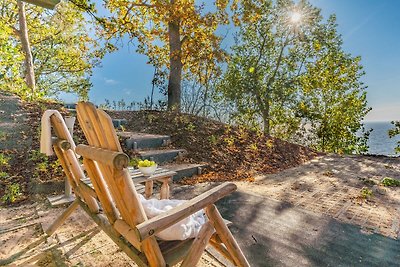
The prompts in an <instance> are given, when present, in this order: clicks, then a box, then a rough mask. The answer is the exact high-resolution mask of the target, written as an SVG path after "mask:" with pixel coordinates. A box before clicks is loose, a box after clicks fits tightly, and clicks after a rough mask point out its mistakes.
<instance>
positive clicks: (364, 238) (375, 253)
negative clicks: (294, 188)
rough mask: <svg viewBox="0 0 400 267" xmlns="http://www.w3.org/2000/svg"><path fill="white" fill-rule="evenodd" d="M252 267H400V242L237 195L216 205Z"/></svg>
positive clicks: (282, 205)
mask: <svg viewBox="0 0 400 267" xmlns="http://www.w3.org/2000/svg"><path fill="white" fill-rule="evenodd" d="M218 206H219V209H220V211H221V213H222V214H223V216H224V217H225V218H226V219H229V220H231V221H232V222H233V226H232V227H231V230H232V232H233V234H234V235H235V236H236V238H237V239H238V242H239V243H240V246H241V247H242V249H243V250H244V253H245V254H246V256H247V257H248V259H249V261H250V263H251V265H252V266H400V241H399V240H394V239H391V238H387V237H384V236H382V235H378V234H370V235H367V234H364V233H362V232H361V231H360V228H359V227H356V226H354V225H349V224H344V223H340V222H338V221H336V220H334V219H332V218H330V217H328V216H323V215H317V214H314V213H311V212H309V211H306V210H302V209H300V208H298V207H293V206H291V205H290V204H289V203H286V202H279V201H275V200H271V199H267V198H262V197H259V196H254V195H250V194H247V193H244V192H235V193H234V194H232V195H230V196H229V197H226V198H224V199H223V200H221V201H219V203H218Z"/></svg>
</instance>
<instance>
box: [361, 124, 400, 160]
mask: <svg viewBox="0 0 400 267" xmlns="http://www.w3.org/2000/svg"><path fill="white" fill-rule="evenodd" d="M371 128H372V129H373V131H372V132H371V135H370V136H369V141H368V146H369V150H368V153H369V154H376V155H386V156H398V155H396V153H395V152H394V148H395V147H396V145H397V142H398V141H400V136H396V137H393V138H389V135H388V131H389V129H392V128H393V125H392V124H391V123H390V122H366V123H365V129H371Z"/></svg>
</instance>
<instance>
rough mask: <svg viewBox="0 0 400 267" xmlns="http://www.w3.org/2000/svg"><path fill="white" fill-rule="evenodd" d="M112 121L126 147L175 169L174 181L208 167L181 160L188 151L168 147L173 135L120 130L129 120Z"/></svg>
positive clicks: (170, 168) (163, 166)
mask: <svg viewBox="0 0 400 267" xmlns="http://www.w3.org/2000/svg"><path fill="white" fill-rule="evenodd" d="M64 107H65V108H67V109H69V110H71V111H73V110H75V108H76V104H65V105H64ZM112 122H113V125H114V127H115V128H116V130H117V135H118V136H120V137H122V139H123V140H124V142H125V147H126V149H132V150H134V151H135V152H136V153H137V154H138V155H139V158H141V159H143V160H144V159H148V160H154V161H155V162H156V163H157V164H158V165H159V166H160V167H162V168H166V169H168V170H171V171H175V172H176V173H177V174H176V175H175V176H174V177H173V179H174V181H178V180H180V179H182V178H185V177H192V176H193V175H198V174H201V172H202V170H203V169H204V168H205V167H206V165H205V164H193V163H183V162H181V161H182V159H183V158H184V157H185V156H186V155H187V152H186V150H184V149H171V148H168V146H169V145H170V144H171V137H170V136H168V135H156V134H148V133H137V132H126V131H118V130H121V129H123V127H124V126H125V125H126V124H127V120H126V119H118V118H113V119H112Z"/></svg>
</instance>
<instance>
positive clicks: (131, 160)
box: [129, 158, 140, 168]
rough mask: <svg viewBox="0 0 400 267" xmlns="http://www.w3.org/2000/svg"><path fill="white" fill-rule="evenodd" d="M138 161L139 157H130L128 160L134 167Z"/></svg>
mask: <svg viewBox="0 0 400 267" xmlns="http://www.w3.org/2000/svg"><path fill="white" fill-rule="evenodd" d="M139 161H140V159H139V158H131V159H130V160H129V166H131V167H135V168H136V167H137V166H138V164H139Z"/></svg>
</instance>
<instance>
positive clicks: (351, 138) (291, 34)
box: [218, 0, 370, 153]
mask: <svg viewBox="0 0 400 267" xmlns="http://www.w3.org/2000/svg"><path fill="white" fill-rule="evenodd" d="M293 10H295V11H297V12H299V13H301V14H302V15H301V20H300V21H299V22H298V23H293V22H290V15H291V14H292V13H293ZM235 16H237V18H240V20H238V21H237V23H238V24H239V25H240V29H239V32H238V34H237V36H236V42H235V45H234V46H233V47H232V51H233V54H232V56H231V59H230V62H229V64H228V68H227V71H226V73H225V75H224V78H223V80H222V81H221V83H220V84H219V87H218V89H219V92H220V93H221V94H222V95H223V97H225V98H226V99H228V100H229V101H232V102H233V103H234V105H235V108H236V113H235V114H234V116H235V119H236V121H237V123H239V124H243V125H247V127H254V126H255V125H259V124H260V123H262V125H263V130H264V132H265V133H266V134H273V135H274V136H276V137H279V138H283V139H291V140H296V141H297V142H299V141H301V142H302V143H305V144H306V145H310V146H312V147H314V148H316V149H318V150H322V151H326V152H337V153H354V152H356V153H359V152H364V151H366V149H367V143H366V141H367V138H368V135H369V132H366V131H365V130H364V128H363V124H362V123H361V121H362V119H363V118H364V116H365V115H366V114H367V113H368V112H369V110H370V109H369V108H368V107H367V101H366V93H365V87H364V86H363V84H362V82H361V77H362V75H364V72H363V71H362V66H361V65H360V58H359V57H352V56H351V55H349V54H346V53H345V52H343V49H342V40H341V37H340V35H339V34H338V33H337V30H336V28H337V25H336V19H335V16H331V17H330V18H329V19H328V20H327V21H326V22H325V21H323V20H322V16H321V15H320V10H319V9H317V8H315V7H313V6H312V5H311V4H310V3H308V1H306V0H303V1H299V2H298V3H295V2H293V1H291V0H281V1H270V0H257V1H252V3H248V2H244V3H242V6H241V7H240V8H238V9H237V12H236V13H235ZM359 131H361V132H362V136H361V137H360V136H358V135H357V133H358V132H359Z"/></svg>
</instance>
